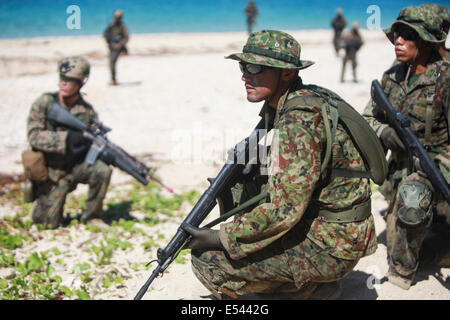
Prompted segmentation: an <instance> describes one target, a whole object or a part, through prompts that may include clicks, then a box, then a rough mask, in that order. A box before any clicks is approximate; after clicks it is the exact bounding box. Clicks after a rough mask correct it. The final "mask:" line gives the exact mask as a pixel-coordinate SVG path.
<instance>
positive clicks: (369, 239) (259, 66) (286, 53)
mask: <svg viewBox="0 0 450 320" xmlns="http://www.w3.org/2000/svg"><path fill="white" fill-rule="evenodd" d="M300 52H301V47H300V44H299V43H298V42H297V40H296V39H294V38H293V37H292V36H291V35H289V34H287V33H284V32H281V31H276V30H262V31H258V32H254V33H252V34H251V35H250V36H249V38H248V41H247V43H246V45H245V46H244V48H243V52H242V53H234V54H231V55H229V56H228V57H226V58H228V59H232V60H236V61H237V62H238V65H239V68H240V70H241V72H242V77H241V80H242V82H243V85H244V88H245V92H246V96H247V100H248V101H249V102H253V103H257V102H264V105H263V108H262V110H261V115H262V116H264V117H266V119H267V120H266V121H267V123H268V125H267V127H268V128H270V127H271V126H273V128H274V129H275V132H277V136H278V140H279V143H278V147H276V146H272V150H271V151H270V154H269V165H268V168H269V172H272V173H271V174H270V175H269V176H267V177H266V178H267V180H266V183H265V185H266V188H264V186H260V191H259V192H261V191H262V189H263V188H264V190H266V192H268V196H267V197H266V198H265V199H264V200H263V201H261V202H259V203H258V204H257V205H256V207H254V208H253V209H252V210H245V211H244V213H242V214H240V215H237V216H235V218H234V220H233V221H230V222H226V223H223V224H221V225H220V229H219V230H214V229H198V228H194V227H191V226H184V228H185V230H186V231H187V232H189V233H190V234H191V235H192V236H193V240H192V241H191V242H190V243H188V248H192V249H195V250H192V269H193V271H194V274H195V275H196V276H197V278H198V279H199V280H200V281H201V282H202V284H203V285H205V286H206V287H207V288H208V289H209V290H210V291H211V292H212V293H213V294H214V295H215V296H216V297H217V298H219V299H220V298H221V297H222V294H225V295H227V296H229V297H232V298H238V297H239V295H240V294H244V293H256V294H260V295H261V297H262V298H264V297H267V296H265V295H264V294H276V296H277V297H278V298H283V297H284V298H294V299H302V298H323V299H327V298H329V299H332V298H336V297H338V296H339V293H340V287H339V284H338V283H337V280H338V279H341V278H343V277H344V276H345V275H347V274H348V273H349V272H350V271H351V270H353V268H354V267H355V265H356V264H357V262H358V260H359V259H360V258H362V257H364V256H367V255H370V254H372V253H374V252H375V250H376V245H377V244H376V237H375V226H374V220H373V217H372V215H371V211H370V201H369V200H370V188H369V182H368V179H366V178H362V177H356V176H354V177H351V178H349V177H344V176H339V177H338V176H334V174H331V171H328V169H330V170H331V168H332V167H335V166H336V165H338V166H340V167H341V169H343V170H347V169H350V168H351V169H352V170H353V169H354V170H359V169H363V167H364V164H363V161H362V158H361V155H360V154H359V153H358V151H357V149H356V147H355V145H354V144H353V142H352V140H351V138H350V135H349V133H348V132H347V131H346V130H345V129H344V127H343V126H342V125H341V124H338V119H339V117H340V116H339V114H337V111H336V110H337V109H335V107H333V106H332V105H337V104H340V103H343V104H344V103H345V102H344V101H343V100H342V99H341V98H339V97H338V96H337V95H336V94H334V93H333V92H331V91H329V90H327V89H325V88H321V87H319V86H314V85H306V84H304V83H303V82H302V79H301V78H300V77H299V70H303V69H305V68H308V67H310V66H311V65H312V64H313V62H312V61H308V60H302V59H301V58H300ZM349 107H350V106H349ZM350 108H351V107H350ZM269 114H273V115H274V117H273V118H270V117H268V115H269ZM360 118H361V120H362V121H363V122H364V123H366V122H365V121H364V119H362V117H360ZM270 119H271V120H270ZM333 119H334V120H333ZM333 123H334V124H333ZM330 127H332V128H333V130H331V129H330ZM327 128H328V129H330V130H328V129H327ZM367 128H369V129H370V127H368V126H367ZM370 130H371V129H370ZM331 131H333V133H331ZM374 137H375V140H376V139H377V138H376V136H375V134H374ZM332 141H334V143H333V142H332ZM327 145H328V148H329V149H327V147H326V146H327ZM380 148H381V146H380ZM327 150H329V151H327ZM381 153H382V152H381ZM277 155H278V156H277ZM382 156H384V154H383V153H382ZM330 159H332V160H330ZM277 167H278V168H279V170H276V168H277ZM330 174H331V176H330ZM256 176H258V175H256ZM241 200H242V198H241ZM356 208H359V209H358V214H356V215H352V216H351V217H350V216H347V218H344V216H346V215H347V214H349V212H356V211H353V210H355V209H356ZM350 215H351V214H350Z"/></svg>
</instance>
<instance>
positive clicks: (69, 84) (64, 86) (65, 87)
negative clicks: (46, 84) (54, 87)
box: [59, 77, 81, 98]
mask: <svg viewBox="0 0 450 320" xmlns="http://www.w3.org/2000/svg"><path fill="white" fill-rule="evenodd" d="M80 89H81V83H80V82H79V81H77V80H74V79H69V78H66V77H60V79H59V93H60V95H61V97H63V98H66V97H71V96H73V95H75V94H77V93H78V92H79V91H80Z"/></svg>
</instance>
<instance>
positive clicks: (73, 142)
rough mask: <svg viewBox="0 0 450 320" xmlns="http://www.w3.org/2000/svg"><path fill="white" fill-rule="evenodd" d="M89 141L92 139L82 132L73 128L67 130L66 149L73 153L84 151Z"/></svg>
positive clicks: (87, 148)
mask: <svg viewBox="0 0 450 320" xmlns="http://www.w3.org/2000/svg"><path fill="white" fill-rule="evenodd" d="M91 143H92V141H91V140H90V139H88V138H86V137H85V136H83V133H81V132H78V131H73V130H68V131H67V140H66V149H67V151H69V152H70V153H72V154H73V155H81V154H83V153H86V152H87V151H88V150H89V147H90V146H91Z"/></svg>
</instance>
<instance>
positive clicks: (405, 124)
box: [371, 80, 450, 203]
mask: <svg viewBox="0 0 450 320" xmlns="http://www.w3.org/2000/svg"><path fill="white" fill-rule="evenodd" d="M371 96H372V99H373V101H375V103H376V108H379V109H380V110H381V111H382V112H381V114H382V115H384V117H385V121H386V122H387V124H388V125H389V126H390V127H392V128H393V129H394V130H395V132H396V133H397V135H398V136H399V138H400V139H401V140H402V142H403V143H404V144H405V146H406V147H407V149H408V154H409V156H410V157H411V156H412V155H414V156H415V157H417V158H418V159H419V161H420V166H421V168H422V170H423V171H424V173H425V174H426V175H427V177H428V179H429V180H430V182H431V184H432V185H433V187H434V189H435V190H436V191H439V192H441V193H442V195H443V196H444V198H445V200H446V201H447V203H450V189H449V186H448V184H447V182H446V181H445V178H444V177H443V176H442V173H441V172H440V171H439V169H438V168H437V167H436V165H435V164H434V162H433V160H432V159H431V158H430V156H429V154H428V152H427V151H426V150H425V149H424V148H423V147H422V145H421V144H420V142H419V140H418V139H417V137H416V135H415V134H414V132H413V131H412V130H411V122H410V120H409V119H408V118H406V117H405V116H404V115H402V114H401V113H400V112H398V111H396V110H395V109H394V107H393V106H392V104H391V103H390V102H389V99H388V98H387V97H386V94H385V93H384V91H383V88H382V87H381V85H380V83H379V82H378V80H373V81H372V86H371ZM376 117H377V116H376Z"/></svg>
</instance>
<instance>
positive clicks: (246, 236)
mask: <svg viewBox="0 0 450 320" xmlns="http://www.w3.org/2000/svg"><path fill="white" fill-rule="evenodd" d="M312 94H313V92H312V91H311V90H310V89H308V88H305V87H303V85H302V83H301V79H299V82H298V85H297V86H296V88H295V90H293V91H292V92H290V93H289V95H288V96H287V99H286V98H285V97H283V98H282V99H280V101H279V104H278V110H277V117H276V119H275V125H274V129H277V130H278V139H279V148H278V150H277V151H278V157H277V156H275V154H276V151H274V150H273V149H272V150H271V154H270V155H269V156H270V160H269V170H274V168H275V167H276V166H278V167H279V170H278V171H273V172H276V173H274V174H272V175H270V176H269V182H268V183H269V193H270V202H268V203H263V204H261V205H259V206H257V207H255V208H254V209H253V210H252V211H250V212H247V213H244V214H242V215H240V216H236V217H235V218H234V221H232V222H228V223H225V224H222V225H221V228H220V231H219V236H220V239H221V242H222V244H223V245H224V247H225V249H226V250H227V252H228V253H229V254H230V256H231V257H232V258H233V259H235V260H237V259H241V258H243V257H246V256H247V255H249V254H251V253H253V252H256V251H258V250H261V249H262V248H265V247H268V246H269V245H270V244H272V243H274V242H275V241H277V240H278V239H280V238H281V237H283V236H284V235H286V233H287V232H288V231H289V230H291V229H292V228H293V227H294V226H295V225H296V224H297V223H298V222H299V221H300V220H301V219H302V218H303V217H305V219H307V217H306V216H305V212H306V211H307V208H308V206H309V205H310V204H312V203H314V204H315V205H318V206H320V207H323V208H326V209H335V210H340V209H341V210H345V209H349V208H351V207H352V206H353V205H356V204H359V203H362V202H364V201H366V200H368V199H369V198H370V195H371V193H370V187H369V182H368V180H367V179H363V178H340V177H339V178H338V177H334V178H333V177H332V178H331V180H330V182H329V183H328V184H326V185H325V186H324V187H323V186H319V183H321V182H322V180H321V161H322V156H323V151H324V148H325V145H326V135H325V131H324V121H323V118H322V115H321V106H320V105H297V106H295V110H290V109H288V110H286V111H285V112H283V113H281V114H280V110H281V109H282V107H283V106H284V102H285V101H288V100H290V99H292V98H294V97H295V96H301V95H312ZM322 101H323V103H325V104H328V102H326V101H325V100H322ZM292 108H294V107H292ZM277 159H278V160H277ZM332 166H333V167H337V168H351V169H354V170H364V164H363V160H362V159H361V157H360V155H359V153H358V152H357V150H356V148H355V147H354V145H353V143H352V141H351V139H350V137H349V136H348V134H347V132H346V131H345V130H344V128H343V127H342V126H341V125H340V124H339V125H338V127H337V132H336V135H335V138H334V143H333V146H332ZM306 232H307V237H309V238H310V239H311V240H312V241H314V242H315V243H316V244H317V245H319V246H320V247H322V248H324V249H325V250H327V251H328V252H329V253H330V254H331V255H333V256H335V257H337V258H342V259H349V260H354V259H359V258H361V257H363V256H366V255H370V254H372V253H374V252H375V250H376V246H377V242H376V234H375V225H374V220H373V217H372V215H371V216H370V217H369V218H367V219H366V220H363V221H359V222H350V223H330V222H325V221H322V220H321V219H317V218H316V219H313V220H312V224H311V227H310V228H309V231H306Z"/></svg>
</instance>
